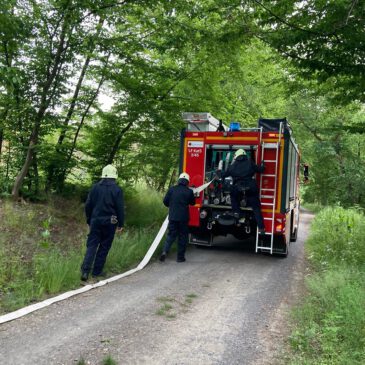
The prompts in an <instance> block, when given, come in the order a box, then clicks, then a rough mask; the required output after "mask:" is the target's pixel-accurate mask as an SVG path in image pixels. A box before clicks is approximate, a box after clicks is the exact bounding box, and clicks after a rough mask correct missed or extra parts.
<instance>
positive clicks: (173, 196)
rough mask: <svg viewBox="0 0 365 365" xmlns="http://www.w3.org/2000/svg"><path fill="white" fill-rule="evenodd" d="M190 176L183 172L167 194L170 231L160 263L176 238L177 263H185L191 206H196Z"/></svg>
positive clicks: (165, 201)
mask: <svg viewBox="0 0 365 365" xmlns="http://www.w3.org/2000/svg"><path fill="white" fill-rule="evenodd" d="M189 181H190V176H189V175H188V174H187V173H186V172H183V173H182V174H181V175H180V176H179V180H178V183H177V185H175V186H173V187H171V188H170V189H169V190H168V192H167V193H166V195H165V197H164V199H163V203H164V205H165V206H166V207H168V208H169V226H168V228H169V231H168V234H167V238H166V241H165V244H164V247H163V251H162V254H161V256H160V261H165V258H166V256H167V254H168V253H169V251H170V248H171V246H172V244H173V243H174V241H175V240H176V238H177V239H178V249H177V260H176V261H177V262H184V261H185V250H186V245H187V243H188V234H189V230H188V222H189V205H195V197H194V193H193V190H191V189H189V187H188V185H189Z"/></svg>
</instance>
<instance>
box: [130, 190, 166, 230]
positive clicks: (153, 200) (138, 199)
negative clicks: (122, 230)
mask: <svg viewBox="0 0 365 365" xmlns="http://www.w3.org/2000/svg"><path fill="white" fill-rule="evenodd" d="M162 199H163V195H162V194H161V193H158V192H156V191H155V190H152V189H150V188H144V187H143V186H141V185H138V186H137V187H136V188H130V189H126V192H125V208H126V212H125V214H126V224H127V226H133V227H137V228H141V229H148V227H151V226H153V225H160V224H161V223H162V221H163V220H164V219H165V217H166V216H167V208H166V207H165V206H164V205H163V203H162Z"/></svg>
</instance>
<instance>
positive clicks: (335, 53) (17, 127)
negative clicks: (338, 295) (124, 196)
mask: <svg viewBox="0 0 365 365" xmlns="http://www.w3.org/2000/svg"><path fill="white" fill-rule="evenodd" d="M364 7H365V2H364V1H363V0H360V1H356V0H355V1H350V0H347V1H345V0H344V1H338V0H331V1H320V0H309V1H304V2H303V1H299V2H298V1H290V0H285V1H264V0H262V1H255V0H251V1H240V0H200V1H196V0H154V1H148V0H124V1H117V0H92V1H91V0H0V194H1V195H3V196H7V195H12V196H13V197H14V199H19V198H20V197H21V198H23V199H31V200H44V199H47V197H48V196H49V195H50V194H53V193H57V194H68V193H72V192H75V191H77V189H79V188H82V187H83V186H90V184H91V183H92V182H93V181H94V180H95V179H96V178H97V177H98V176H99V174H100V171H101V168H102V167H103V166H104V165H105V164H107V163H113V164H115V166H117V168H118V171H119V175H120V177H121V181H123V183H124V184H134V183H135V182H137V181H143V182H145V183H146V184H147V185H148V186H151V187H152V188H154V189H157V190H164V189H165V188H166V187H167V186H168V184H169V183H170V181H172V180H173V179H174V178H175V176H176V168H177V166H178V164H177V162H178V144H179V133H180V130H181V128H182V127H183V126H184V125H183V122H182V120H181V113H182V112H184V111H196V112H198V111H202V112H210V113H211V114H213V115H214V116H216V117H217V118H220V119H223V121H225V122H227V123H228V122H229V121H232V120H234V121H238V122H240V123H241V125H242V126H253V125H255V124H256V121H257V119H258V118H259V117H260V116H263V117H268V118H270V117H284V116H285V117H287V118H288V119H289V121H290V123H291V125H292V127H293V130H294V133H295V137H296V140H297V142H298V144H299V146H300V148H301V151H302V160H303V161H305V162H306V163H308V164H309V166H310V174H311V178H310V184H308V185H307V186H305V187H304V189H303V191H304V199H305V200H306V201H307V202H315V203H319V204H322V205H326V204H337V203H339V204H340V205H343V206H354V205H357V206H361V207H364V206H365V197H364V191H365V163H364V162H365V156H364V153H365V149H364V143H365V142H364V138H363V133H364V130H365V122H364V118H365V110H364V104H363V103H364V101H365V92H364V90H365V65H364V59H365V29H364V14H365V11H364V10H365V8H364Z"/></svg>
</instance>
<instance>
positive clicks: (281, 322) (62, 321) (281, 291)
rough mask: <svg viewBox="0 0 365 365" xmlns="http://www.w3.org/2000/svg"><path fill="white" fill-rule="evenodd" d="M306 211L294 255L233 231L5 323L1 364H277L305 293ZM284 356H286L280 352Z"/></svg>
mask: <svg viewBox="0 0 365 365" xmlns="http://www.w3.org/2000/svg"><path fill="white" fill-rule="evenodd" d="M311 218H312V216H311V215H310V214H308V213H304V212H302V216H301V227H300V233H299V236H298V241H297V242H295V243H292V244H291V247H290V253H289V256H288V258H286V259H282V258H278V257H271V256H268V255H256V254H255V253H254V251H253V250H252V247H251V248H250V249H248V248H246V249H241V248H240V247H239V246H238V245H237V243H234V242H227V241H228V240H225V241H224V245H222V247H220V248H216V249H197V248H195V247H191V248H189V250H188V252H187V262H185V263H180V264H178V263H176V262H175V260H174V259H175V255H171V256H170V257H168V258H167V260H166V262H165V263H160V262H154V263H152V264H150V265H149V266H148V267H147V268H146V269H145V270H143V271H142V272H139V273H137V274H135V275H133V276H131V277H128V278H124V279H122V280H120V281H117V282H114V283H111V284H110V285H107V286H105V287H102V288H99V289H96V290H92V291H89V292H87V293H85V294H82V295H80V296H78V297H75V298H72V299H69V300H66V301H63V302H60V303H57V304H54V305H52V306H50V307H47V308H45V309H42V310H40V311H38V312H34V313H32V314H30V315H28V316H26V317H23V318H20V319H18V320H16V321H13V322H10V323H6V324H3V325H1V326H0V344H1V345H0V363H2V364H38V365H42V364H47V365H49V364H76V363H77V362H78V361H79V360H80V359H84V360H85V361H86V363H89V364H99V363H101V361H102V359H103V358H105V356H107V355H109V354H110V355H111V357H112V358H113V359H114V360H116V362H117V363H118V364H230V365H232V364H240V365H242V364H273V363H275V361H277V362H278V363H282V360H280V356H281V350H282V349H283V346H284V339H285V338H286V336H287V335H288V333H289V329H288V325H287V323H288V321H289V317H288V310H289V308H290V306H291V305H292V304H293V303H295V302H296V300H297V299H298V298H300V293H301V289H302V287H303V278H304V273H305V269H306V267H305V260H304V249H303V248H304V247H303V246H304V241H305V239H306V236H307V232H308V230H309V223H310V220H311ZM278 358H279V360H278Z"/></svg>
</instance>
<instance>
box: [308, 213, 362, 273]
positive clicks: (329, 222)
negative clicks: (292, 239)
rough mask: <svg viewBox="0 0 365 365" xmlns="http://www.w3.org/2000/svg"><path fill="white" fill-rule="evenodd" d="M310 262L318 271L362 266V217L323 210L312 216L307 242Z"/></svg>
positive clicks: (358, 214)
mask: <svg viewBox="0 0 365 365" xmlns="http://www.w3.org/2000/svg"><path fill="white" fill-rule="evenodd" d="M307 251H308V254H309V258H310V260H311V262H312V263H313V264H314V265H316V267H317V268H318V269H326V268H328V267H331V266H337V265H339V264H340V265H341V264H344V265H348V266H359V265H363V264H364V263H365V217H364V215H363V214H362V213H361V212H360V211H358V210H355V209H343V208H341V207H334V208H325V209H323V210H322V211H321V212H320V213H318V215H316V217H315V219H314V221H313V223H312V226H311V233H310V235H309V238H308V241H307Z"/></svg>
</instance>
